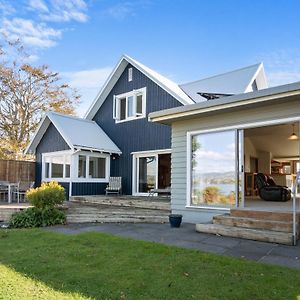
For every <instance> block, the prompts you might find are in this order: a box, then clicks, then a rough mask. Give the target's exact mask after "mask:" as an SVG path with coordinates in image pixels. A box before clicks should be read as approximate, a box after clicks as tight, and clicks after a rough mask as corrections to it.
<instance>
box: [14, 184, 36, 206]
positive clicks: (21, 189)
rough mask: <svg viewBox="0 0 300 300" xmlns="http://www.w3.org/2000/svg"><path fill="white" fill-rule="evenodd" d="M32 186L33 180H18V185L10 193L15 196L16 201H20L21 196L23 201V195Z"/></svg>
mask: <svg viewBox="0 0 300 300" xmlns="http://www.w3.org/2000/svg"><path fill="white" fill-rule="evenodd" d="M33 187H34V181H31V182H23V181H19V183H18V185H17V186H16V187H15V189H14V190H13V191H12V194H13V195H16V196H17V201H18V203H20V200H21V198H23V200H24V201H25V195H26V192H27V190H29V189H31V188H33Z"/></svg>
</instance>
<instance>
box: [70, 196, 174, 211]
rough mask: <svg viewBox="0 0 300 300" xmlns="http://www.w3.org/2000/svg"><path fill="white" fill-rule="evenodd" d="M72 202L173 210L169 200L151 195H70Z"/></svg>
mask: <svg viewBox="0 0 300 300" xmlns="http://www.w3.org/2000/svg"><path fill="white" fill-rule="evenodd" d="M70 202H73V203H82V204H90V205H110V206H122V207H136V208H149V209H157V210H167V211H170V210H171V203H170V201H169V200H167V199H166V200H153V199H152V198H151V197H144V198H143V199H141V198H137V199H132V198H130V199H128V198H127V197H125V196H119V197H109V196H101V197H99V196H98V197H97V196H73V197H70Z"/></svg>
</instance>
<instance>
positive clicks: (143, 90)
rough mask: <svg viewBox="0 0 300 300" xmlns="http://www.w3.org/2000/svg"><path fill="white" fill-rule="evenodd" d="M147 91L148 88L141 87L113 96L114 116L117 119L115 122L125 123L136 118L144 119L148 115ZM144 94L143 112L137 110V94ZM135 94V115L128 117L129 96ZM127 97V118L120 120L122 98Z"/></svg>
mask: <svg viewBox="0 0 300 300" xmlns="http://www.w3.org/2000/svg"><path fill="white" fill-rule="evenodd" d="M146 92H147V88H146V87H144V88H141V89H138V90H133V91H131V92H128V93H124V94H120V95H114V97H113V118H114V119H115V123H123V122H128V121H132V120H136V119H142V118H145V117H146ZM139 95H142V113H139V114H138V113H137V112H136V107H137V96H139ZM131 96H133V116H131V117H128V98H129V97H131ZM124 98H125V99H126V100H125V101H126V108H125V119H124V120H120V112H121V109H120V99H124Z"/></svg>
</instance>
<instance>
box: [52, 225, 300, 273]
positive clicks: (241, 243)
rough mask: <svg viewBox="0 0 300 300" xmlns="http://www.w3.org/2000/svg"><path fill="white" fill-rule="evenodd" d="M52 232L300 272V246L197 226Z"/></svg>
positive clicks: (58, 228) (104, 227)
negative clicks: (106, 236)
mask: <svg viewBox="0 0 300 300" xmlns="http://www.w3.org/2000/svg"><path fill="white" fill-rule="evenodd" d="M50 230H52V231H56V232H61V233H65V234H77V233H81V232H91V231H98V232H104V233H110V234H113V235H117V236H122V237H129V238H133V239H137V240H145V241H152V242H157V243H162V244H166V245H174V246H178V247H183V248H190V249H197V250H201V251H205V252H210V253H216V254H221V255H227V256H234V257H239V258H244V259H249V260H254V261H257V262H262V263H268V264H275V265H280V266H286V267H291V268H297V269H300V243H299V242H298V244H297V246H285V245H278V244H272V243H264V242H258V241H251V240H245V239H239V238H231V237H223V236H217V235H212V234H206V233H198V232H196V231H195V225H194V224H187V223H183V224H182V225H181V227H180V228H171V227H170V225H169V224H128V223H127V224H107V223H106V224H105V223H104V224H95V223H93V224H69V225H65V226H55V227H52V228H51V229H50Z"/></svg>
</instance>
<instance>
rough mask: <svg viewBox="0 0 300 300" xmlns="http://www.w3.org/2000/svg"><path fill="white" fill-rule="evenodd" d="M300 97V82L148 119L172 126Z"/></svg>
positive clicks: (151, 115)
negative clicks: (244, 107) (178, 122)
mask: <svg viewBox="0 0 300 300" xmlns="http://www.w3.org/2000/svg"><path fill="white" fill-rule="evenodd" d="M299 95H300V82H295V83H291V84H285V85H280V86H276V87H272V88H267V89H263V90H259V91H254V92H249V93H242V94H239V95H233V96H228V97H223V98H220V99H216V100H211V101H205V102H200V103H195V104H192V105H187V106H180V107H175V108H170V109H165V110H161V111H156V112H152V113H150V114H149V117H148V119H149V121H152V122H159V123H163V124H171V123H172V122H174V121H177V120H184V119H188V118H192V117H193V116H194V117H195V116H197V115H200V114H205V113H209V112H217V111H222V110H225V109H230V108H238V107H242V106H246V105H254V104H257V103H263V102H266V101H276V100H278V99H283V98H286V99H287V98H288V97H299Z"/></svg>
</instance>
